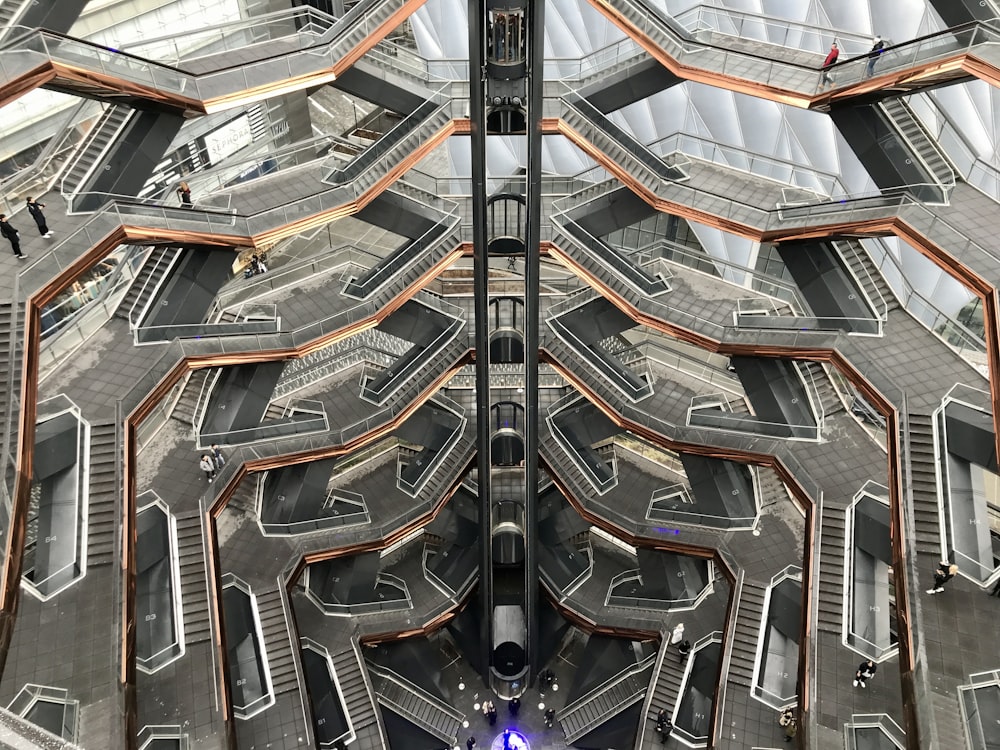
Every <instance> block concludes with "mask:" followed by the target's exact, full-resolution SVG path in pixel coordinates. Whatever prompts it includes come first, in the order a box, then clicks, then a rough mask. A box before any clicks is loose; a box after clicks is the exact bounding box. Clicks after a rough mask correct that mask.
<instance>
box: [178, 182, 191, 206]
mask: <svg viewBox="0 0 1000 750" xmlns="http://www.w3.org/2000/svg"><path fill="white" fill-rule="evenodd" d="M177 197H178V198H180V199H181V206H182V207H184V208H191V206H192V205H194V204H193V203H191V186H190V185H188V184H187V183H186V182H182V183H181V184H180V185H178V186H177Z"/></svg>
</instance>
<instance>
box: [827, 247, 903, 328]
mask: <svg viewBox="0 0 1000 750" xmlns="http://www.w3.org/2000/svg"><path fill="white" fill-rule="evenodd" d="M834 245H835V246H836V248H837V251H838V252H839V253H840V257H841V258H843V259H844V263H845V264H846V265H847V267H848V269H850V271H851V273H852V274H853V275H854V278H856V279H857V280H858V282H859V283H860V284H861V288H862V290H863V291H864V293H865V296H867V297H868V300H869V301H870V302H871V303H872V304H873V305H874V306H875V307H876V309H875V313H876V314H877V315H879V316H881V315H882V314H883V312H891V311H892V310H895V309H897V308H898V307H899V300H897V299H896V295H895V293H894V292H893V291H892V287H891V286H889V282H888V281H886V280H885V276H883V275H882V272H881V271H879V270H878V268H877V267H876V265H875V262H874V261H873V260H872V258H871V256H870V255H869V254H868V251H867V250H865V247H864V245H862V244H861V242H859V241H858V240H838V241H837V242H835V243H834ZM883 302H884V303H885V308H884V310H883V308H882V303H883Z"/></svg>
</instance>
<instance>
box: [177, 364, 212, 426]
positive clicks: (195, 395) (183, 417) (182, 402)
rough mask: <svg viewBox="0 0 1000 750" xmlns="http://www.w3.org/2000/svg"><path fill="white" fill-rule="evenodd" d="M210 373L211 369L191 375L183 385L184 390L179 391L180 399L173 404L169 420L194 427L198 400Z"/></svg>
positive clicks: (197, 371) (196, 371)
mask: <svg viewBox="0 0 1000 750" xmlns="http://www.w3.org/2000/svg"><path fill="white" fill-rule="evenodd" d="M211 373H212V368H210V367H207V368H204V369H201V370H195V371H194V372H192V373H191V375H190V376H189V377H188V380H187V383H186V384H185V385H184V390H183V391H181V395H180V398H178V399H177V403H176V404H174V408H173V410H172V411H171V412H170V417H171V419H176V420H177V421H179V422H182V423H183V424H184V425H186V426H188V427H192V428H193V427H194V420H195V411H196V410H197V408H198V399H199V397H200V396H201V391H202V387H203V386H204V385H205V381H206V380H207V379H208V377H209V375H210V374H211Z"/></svg>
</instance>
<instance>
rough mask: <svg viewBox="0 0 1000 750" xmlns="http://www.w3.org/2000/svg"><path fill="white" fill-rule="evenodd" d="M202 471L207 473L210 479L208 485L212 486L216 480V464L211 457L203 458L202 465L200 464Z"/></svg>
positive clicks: (205, 456) (206, 475)
mask: <svg viewBox="0 0 1000 750" xmlns="http://www.w3.org/2000/svg"><path fill="white" fill-rule="evenodd" d="M198 465H199V466H200V467H201V470H202V471H203V472H205V477H206V478H207V479H208V483H209V484H211V483H212V480H213V479H215V462H214V461H213V460H212V457H211V456H209V455H207V454H206V455H204V456H202V457H201V463H199V464H198Z"/></svg>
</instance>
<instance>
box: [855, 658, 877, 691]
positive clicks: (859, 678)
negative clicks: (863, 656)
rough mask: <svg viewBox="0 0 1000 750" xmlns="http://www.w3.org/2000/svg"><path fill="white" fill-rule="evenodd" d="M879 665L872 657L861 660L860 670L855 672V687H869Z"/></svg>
mask: <svg viewBox="0 0 1000 750" xmlns="http://www.w3.org/2000/svg"><path fill="white" fill-rule="evenodd" d="M876 671H878V665H877V664H875V662H873V661H872V660H871V659H868V660H867V661H863V662H861V664H859V665H858V671H857V672H855V673H854V687H868V680H870V679H871V678H872V677H874V676H875V672H876Z"/></svg>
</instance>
